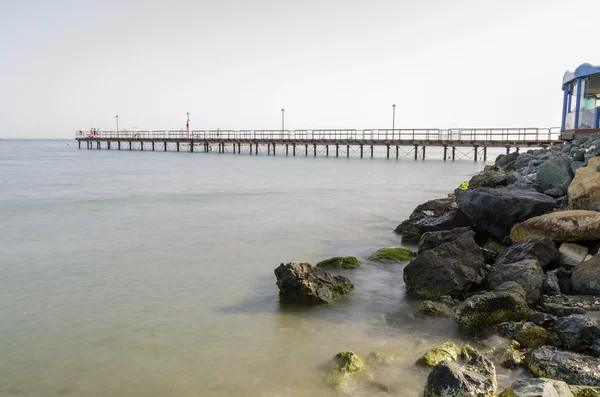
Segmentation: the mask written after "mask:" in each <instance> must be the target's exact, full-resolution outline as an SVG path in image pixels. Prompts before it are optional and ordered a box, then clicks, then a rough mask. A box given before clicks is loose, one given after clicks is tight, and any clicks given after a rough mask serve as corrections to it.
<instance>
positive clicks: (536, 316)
mask: <svg viewBox="0 0 600 397" xmlns="http://www.w3.org/2000/svg"><path fill="white" fill-rule="evenodd" d="M527 321H529V322H532V323H534V324H535V325H539V326H540V327H544V328H550V327H552V326H554V322H555V321H556V317H555V316H553V315H551V314H548V313H542V312H535V313H533V314H532V315H531V316H529V318H528V319H527Z"/></svg>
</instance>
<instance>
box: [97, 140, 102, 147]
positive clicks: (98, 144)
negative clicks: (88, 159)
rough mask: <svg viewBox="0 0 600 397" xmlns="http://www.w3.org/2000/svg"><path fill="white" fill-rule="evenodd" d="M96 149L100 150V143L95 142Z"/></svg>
mask: <svg viewBox="0 0 600 397" xmlns="http://www.w3.org/2000/svg"><path fill="white" fill-rule="evenodd" d="M96 147H97V148H98V149H102V146H100V141H97V142H96Z"/></svg>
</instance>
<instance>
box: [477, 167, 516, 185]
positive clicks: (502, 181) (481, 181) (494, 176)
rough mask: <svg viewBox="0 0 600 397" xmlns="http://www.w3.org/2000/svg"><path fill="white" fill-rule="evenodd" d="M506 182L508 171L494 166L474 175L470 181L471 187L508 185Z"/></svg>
mask: <svg viewBox="0 0 600 397" xmlns="http://www.w3.org/2000/svg"><path fill="white" fill-rule="evenodd" d="M506 184H507V176H506V173H505V172H504V171H502V170H501V169H500V168H497V167H494V168H492V169H490V170H486V171H483V172H480V173H479V174H477V175H474V176H473V177H472V178H471V180H470V181H469V189H475V188H476V187H497V186H506Z"/></svg>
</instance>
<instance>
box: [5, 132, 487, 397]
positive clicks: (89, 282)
mask: <svg viewBox="0 0 600 397" xmlns="http://www.w3.org/2000/svg"><path fill="white" fill-rule="evenodd" d="M482 167H483V164H482V163H473V162H472V161H457V162H454V163H452V162H447V163H443V162H441V161H436V160H426V161H414V160H395V159H394V160H386V159H383V158H379V159H377V158H376V159H362V160H361V159H359V158H350V159H346V158H339V159H335V158H324V157H317V158H312V157H306V158H305V157H296V158H291V157H288V158H286V157H283V156H277V157H272V156H271V157H268V156H266V155H264V156H258V157H257V156H248V155H245V156H244V155H232V154H224V155H219V154H216V153H210V154H205V153H194V154H191V153H174V152H169V153H162V152H155V153H153V152H147V151H146V152H117V151H106V150H102V151H88V150H77V148H76V145H75V144H71V146H69V147H68V146H67V145H66V142H65V141H7V140H3V141H0V225H1V226H2V227H1V229H0V248H1V249H0V356H1V357H2V360H0V396H2V397H6V396H108V395H111V396H126V397H129V396H154V395H156V396H182V397H184V396H186V397H187V396H268V397H275V396H330V395H336V393H335V392H332V391H331V390H330V389H328V388H327V387H326V386H324V385H323V384H322V383H321V381H320V379H319V376H318V373H317V368H318V366H319V365H320V364H322V363H323V362H325V361H326V360H328V359H329V358H331V357H332V356H333V355H335V354H336V353H337V352H339V351H345V350H353V351H355V352H356V353H358V354H359V355H363V356H366V355H367V354H368V353H369V352H370V351H372V350H374V349H380V350H384V351H388V352H391V353H393V354H395V355H396V356H397V358H398V360H397V361H396V363H394V364H393V365H392V366H391V367H389V368H386V369H381V370H379V369H378V370H372V371H371V372H372V374H373V376H374V378H375V380H377V381H380V382H383V383H386V384H387V385H389V387H390V393H389V394H387V395H394V396H416V395H419V394H420V393H421V392H422V387H423V384H424V382H425V379H426V375H427V372H426V371H422V370H419V369H416V368H415V367H414V365H413V363H414V361H415V360H416V359H417V358H418V357H419V356H420V355H421V354H422V353H423V352H424V351H426V350H427V348H428V347H430V346H431V344H432V343H434V342H436V341H440V340H444V339H445V338H446V337H452V336H454V334H455V330H454V326H453V324H452V322H450V321H441V322H422V321H419V320H415V319H414V318H412V315H411V313H412V306H413V305H414V302H411V301H409V300H407V299H406V298H405V292H404V285H403V281H402V266H401V265H382V264H375V263H369V262H368V261H366V260H365V261H364V263H363V265H362V266H361V267H360V268H359V269H356V270H352V271H346V272H344V273H343V274H344V275H346V276H347V277H349V278H350V279H351V280H352V281H353V282H354V284H355V286H356V290H355V293H354V294H353V295H352V296H351V297H350V298H348V299H347V300H344V301H341V302H339V303H336V304H334V305H331V306H320V307H310V308H303V307H294V306H289V305H282V304H280V302H279V298H278V290H277V287H276V285H275V277H274V275H273V269H274V268H275V267H277V265H278V264H279V263H281V262H289V261H305V262H309V263H313V264H314V263H316V262H317V261H319V260H321V259H324V258H327V257H330V256H333V255H355V256H357V257H359V258H360V259H362V260H364V259H365V257H366V256H368V255H369V254H370V253H372V252H373V251H374V250H376V249H378V248H380V247H384V246H390V245H399V244H400V238H399V237H398V236H396V235H395V234H394V233H393V229H394V227H395V226H396V225H397V224H398V223H399V222H400V221H402V220H403V219H404V218H406V217H407V216H408V215H409V214H410V212H411V211H412V209H413V208H414V207H415V206H416V205H417V204H419V203H421V202H423V201H425V200H428V199H431V198H438V197H443V196H445V195H446V194H447V192H449V191H451V190H453V189H454V188H455V187H456V186H458V185H459V184H460V182H462V181H464V180H468V178H469V177H470V176H471V175H472V174H473V173H475V172H477V171H479V170H480V169H481V168H482ZM342 393H347V394H349V395H355V396H372V395H377V392H375V391H374V390H371V389H365V388H361V387H350V388H349V389H346V390H344V391H343V392H342Z"/></svg>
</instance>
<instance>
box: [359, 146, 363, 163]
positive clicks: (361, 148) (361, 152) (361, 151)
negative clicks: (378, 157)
mask: <svg viewBox="0 0 600 397" xmlns="http://www.w3.org/2000/svg"><path fill="white" fill-rule="evenodd" d="M360 158H361V159H362V158H363V144H362V143H361V144H360Z"/></svg>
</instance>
